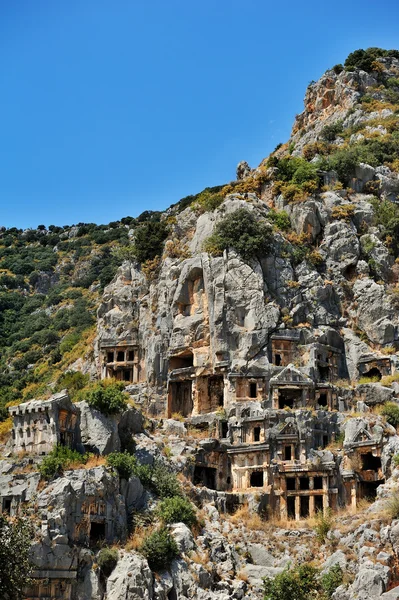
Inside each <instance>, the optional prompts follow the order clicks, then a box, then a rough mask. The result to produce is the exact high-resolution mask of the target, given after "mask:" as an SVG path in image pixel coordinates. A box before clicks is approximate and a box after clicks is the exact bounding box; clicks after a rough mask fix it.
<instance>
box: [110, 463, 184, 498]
mask: <svg viewBox="0 0 399 600" xmlns="http://www.w3.org/2000/svg"><path fill="white" fill-rule="evenodd" d="M107 463H108V465H109V466H110V467H113V468H114V469H115V470H116V471H117V472H118V475H119V477H121V478H123V479H129V478H130V477H132V475H134V476H135V477H138V478H139V479H140V481H141V483H142V484H143V485H144V486H145V487H148V488H150V489H151V490H152V491H153V492H154V493H155V494H156V495H157V496H159V497H160V498H172V497H174V496H182V490H181V486H180V483H179V481H178V479H177V477H176V475H175V474H174V473H173V472H172V471H171V470H170V469H169V468H168V467H167V466H166V465H165V464H163V463H162V462H161V461H155V462H154V464H153V465H141V464H140V463H138V462H137V459H136V457H135V456H134V455H133V454H129V453H128V452H126V451H125V452H111V454H109V455H108V456H107Z"/></svg>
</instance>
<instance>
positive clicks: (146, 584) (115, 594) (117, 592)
mask: <svg viewBox="0 0 399 600" xmlns="http://www.w3.org/2000/svg"><path fill="white" fill-rule="evenodd" d="M120 554H121V556H120V558H119V560H118V564H117V565H116V567H115V569H114V570H113V572H112V573H111V575H110V577H109V578H108V581H107V600H152V598H153V576H152V573H151V571H150V568H149V566H148V563H147V561H146V560H145V559H144V558H143V557H141V556H139V555H138V554H133V553H132V554H128V553H125V552H124V553H120Z"/></svg>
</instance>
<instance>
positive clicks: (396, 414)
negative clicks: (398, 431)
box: [381, 402, 399, 427]
mask: <svg viewBox="0 0 399 600" xmlns="http://www.w3.org/2000/svg"><path fill="white" fill-rule="evenodd" d="M381 414H382V415H383V416H384V417H385V418H386V420H387V422H388V423H389V424H390V425H392V426H393V427H398V426H399V404H396V402H386V403H385V404H384V406H383V409H382V411H381Z"/></svg>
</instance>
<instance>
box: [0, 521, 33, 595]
mask: <svg viewBox="0 0 399 600" xmlns="http://www.w3.org/2000/svg"><path fill="white" fill-rule="evenodd" d="M31 539H32V526H31V524H30V523H29V521H28V519H27V518H20V517H18V518H16V519H6V518H5V517H4V516H3V515H0V598H2V600H20V599H21V598H23V593H22V592H23V589H24V587H26V586H27V585H28V584H29V576H30V573H31V570H32V567H31V564H30V562H29V548H30V544H31Z"/></svg>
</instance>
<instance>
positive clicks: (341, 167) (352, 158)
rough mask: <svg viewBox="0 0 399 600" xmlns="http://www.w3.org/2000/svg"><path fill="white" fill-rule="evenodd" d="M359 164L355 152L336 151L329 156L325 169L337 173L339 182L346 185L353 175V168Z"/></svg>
mask: <svg viewBox="0 0 399 600" xmlns="http://www.w3.org/2000/svg"><path fill="white" fill-rule="evenodd" d="M358 164H359V158H358V155H357V150H356V149H355V148H349V149H346V150H338V151H337V152H334V154H331V155H330V156H329V158H328V161H327V169H332V170H334V171H336V172H337V175H338V178H339V180H340V181H341V182H342V183H343V184H345V185H348V183H349V181H350V180H351V178H352V177H353V176H354V174H355V168H356V166H357V165H358Z"/></svg>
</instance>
